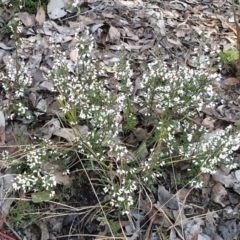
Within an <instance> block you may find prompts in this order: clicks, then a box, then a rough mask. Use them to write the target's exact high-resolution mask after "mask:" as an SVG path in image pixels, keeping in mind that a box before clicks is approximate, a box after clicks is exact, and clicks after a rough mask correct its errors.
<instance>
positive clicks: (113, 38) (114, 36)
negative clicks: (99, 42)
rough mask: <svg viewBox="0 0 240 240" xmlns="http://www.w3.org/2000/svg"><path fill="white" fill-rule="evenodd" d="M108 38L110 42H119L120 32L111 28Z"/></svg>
mask: <svg viewBox="0 0 240 240" xmlns="http://www.w3.org/2000/svg"><path fill="white" fill-rule="evenodd" d="M108 38H109V40H110V42H118V41H119V40H120V32H119V31H118V29H117V28H115V27H113V26H111V27H110V28H109V31H108Z"/></svg>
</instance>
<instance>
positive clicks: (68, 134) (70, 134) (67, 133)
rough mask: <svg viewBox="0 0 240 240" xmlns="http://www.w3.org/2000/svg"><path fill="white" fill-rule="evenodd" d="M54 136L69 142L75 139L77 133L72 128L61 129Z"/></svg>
mask: <svg viewBox="0 0 240 240" xmlns="http://www.w3.org/2000/svg"><path fill="white" fill-rule="evenodd" d="M53 135H55V136H58V137H62V138H65V139H66V140H67V141H69V142H71V141H72V140H73V139H74V138H75V133H74V131H73V129H72V128H60V129H58V130H57V131H55V132H54V133H53Z"/></svg>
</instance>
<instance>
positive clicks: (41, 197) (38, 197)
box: [32, 192, 53, 203]
mask: <svg viewBox="0 0 240 240" xmlns="http://www.w3.org/2000/svg"><path fill="white" fill-rule="evenodd" d="M52 198H53V197H52V196H50V192H37V193H33V194H32V201H33V202H34V203H41V202H43V201H49V200H51V199H52Z"/></svg>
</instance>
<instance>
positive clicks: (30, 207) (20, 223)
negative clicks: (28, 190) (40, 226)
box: [8, 201, 39, 229]
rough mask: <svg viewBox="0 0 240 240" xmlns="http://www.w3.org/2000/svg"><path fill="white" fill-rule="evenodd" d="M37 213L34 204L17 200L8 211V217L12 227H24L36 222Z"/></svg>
mask: <svg viewBox="0 0 240 240" xmlns="http://www.w3.org/2000/svg"><path fill="white" fill-rule="evenodd" d="M38 217H39V214H38V213H37V212H36V205H35V204H33V203H31V202H26V201H18V202H17V203H16V204H15V205H14V206H13V207H12V208H11V209H10V211H9V215H8V219H9V222H10V223H12V225H13V228H14V229H20V228H23V229H24V228H26V227H27V226H28V225H31V224H33V223H36V221H37V219H38Z"/></svg>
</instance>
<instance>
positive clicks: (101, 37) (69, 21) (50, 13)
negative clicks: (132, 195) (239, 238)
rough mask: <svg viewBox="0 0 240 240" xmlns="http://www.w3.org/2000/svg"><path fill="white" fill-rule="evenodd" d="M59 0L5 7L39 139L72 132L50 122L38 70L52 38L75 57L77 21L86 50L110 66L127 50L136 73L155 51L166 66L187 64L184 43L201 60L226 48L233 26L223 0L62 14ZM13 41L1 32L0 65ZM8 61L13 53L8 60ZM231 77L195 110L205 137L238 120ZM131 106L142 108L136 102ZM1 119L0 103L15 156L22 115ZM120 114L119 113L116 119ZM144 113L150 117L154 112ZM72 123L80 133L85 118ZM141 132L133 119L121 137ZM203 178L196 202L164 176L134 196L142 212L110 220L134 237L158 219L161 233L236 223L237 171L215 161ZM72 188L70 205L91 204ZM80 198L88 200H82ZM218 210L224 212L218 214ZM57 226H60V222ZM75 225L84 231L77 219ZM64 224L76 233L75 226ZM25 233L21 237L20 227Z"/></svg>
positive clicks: (207, 231)
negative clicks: (15, 22)
mask: <svg viewBox="0 0 240 240" xmlns="http://www.w3.org/2000/svg"><path fill="white" fill-rule="evenodd" d="M80 2H81V1H79V3H80ZM2 4H3V5H6V4H7V1H2ZM64 4H65V1H62V0H60V1H59V0H58V1H55V0H50V1H49V3H48V6H47V12H46V13H45V11H44V9H43V8H42V7H39V9H38V10H37V14H36V16H33V15H30V14H28V13H23V12H15V13H14V14H15V15H16V16H17V17H18V18H19V20H20V21H21V22H22V24H23V26H24V31H22V32H21V41H22V45H21V49H20V51H21V56H22V57H23V58H24V59H25V61H26V66H25V67H26V68H27V74H28V75H29V76H30V77H31V78H32V82H31V85H30V86H28V90H29V92H28V96H29V102H30V103H31V113H32V114H34V115H35V116H37V120H38V121H39V123H41V124H40V125H41V128H39V127H36V128H35V129H34V134H33V135H36V136H38V135H39V136H43V137H44V138H46V139H50V138H53V137H54V136H55V137H56V136H57V137H60V138H62V139H65V140H66V141H67V142H71V141H72V140H73V138H74V137H75V132H74V131H73V130H72V129H71V128H66V127H63V126H62V125H61V124H60V122H59V121H58V117H59V114H60V111H59V105H58V104H57V103H56V100H55V97H56V96H55V95H54V90H53V84H52V82H51V81H50V80H49V79H48V78H47V77H46V73H47V72H48V71H49V70H51V69H52V66H53V59H52V56H53V52H54V44H56V43H60V44H61V46H62V51H64V52H66V53H67V54H68V56H69V58H70V60H71V61H72V62H76V61H77V57H78V55H77V54H78V53H77V50H76V49H77V48H76V44H74V42H73V36H74V35H75V34H82V33H83V32H84V30H85V29H86V28H89V29H90V32H91V34H92V36H93V38H94V41H95V43H96V47H95V48H94V50H93V51H92V52H91V54H92V56H94V57H95V58H96V59H98V60H99V61H101V62H103V63H104V64H105V65H106V67H107V68H108V69H111V67H112V64H113V63H114V62H118V61H119V59H120V57H119V54H120V50H122V47H124V49H125V52H126V56H127V58H128V59H131V60H133V61H134V62H135V63H136V66H139V65H141V68H140V69H139V71H141V73H143V72H144V71H146V69H145V68H146V67H145V66H144V62H146V61H149V60H150V59H151V58H152V57H153V56H156V55H159V54H161V55H162V56H163V59H164V60H165V61H167V62H168V63H169V64H170V65H171V64H172V63H173V62H174V61H178V62H179V63H181V64H182V63H185V64H187V65H188V66H190V67H195V66H196V61H195V60H196V56H198V53H196V52H195V51H194V48H196V47H203V48H204V49H205V51H204V52H203V53H201V55H200V58H201V61H202V64H203V68H204V67H205V64H206V62H207V57H208V56H209V55H210V54H211V51H212V50H217V48H218V47H219V48H221V49H223V50H228V49H231V48H233V47H235V46H236V30H235V28H234V25H233V21H232V20H231V19H232V11H231V5H230V3H229V1H213V2H212V3H210V1H197V0H194V1H189V0H188V1H187V0H186V1H171V2H169V1H148V2H146V1H135V0H134V1H122V0H120V1H117V2H113V3H110V2H108V1H103V2H102V3H100V2H99V1H87V2H85V3H83V2H81V3H80V5H81V13H80V14H77V15H73V16H71V15H72V13H71V11H69V12H67V11H66V10H65V9H64V7H65V5H64ZM8 14H10V12H8ZM8 14H6V17H5V18H1V19H2V20H1V21H0V27H3V25H4V24H8V20H6V19H8V17H7V15H8ZM71 17H72V18H71ZM201 36H205V37H204V38H202V37H201ZM53 43H54V44H53ZM13 46H14V42H13V40H11V39H9V38H8V37H5V36H4V35H3V34H2V33H1V34H0V50H1V51H0V60H1V63H0V64H1V66H4V62H5V64H6V61H7V60H6V59H7V57H6V56H11V57H12V58H13V59H14V56H13V52H14V48H13ZM102 49H105V50H104V51H103V50H102ZM14 60H16V61H18V60H17V59H16V58H15V59H14ZM19 64H21V63H19ZM135 68H137V67H135ZM134 70H136V69H134ZM70 71H72V73H74V69H72V68H71V67H70ZM109 73H111V71H110V72H109ZM108 79H109V80H108V81H109V83H108V85H107V87H108V88H109V89H111V90H117V88H118V80H117V79H113V78H108ZM139 81H140V82H139ZM140 84H141V80H140V78H138V77H136V84H135V89H134V94H136V93H137V91H139V89H140V87H139V85H140ZM238 85H239V82H238V80H237V79H236V78H233V77H230V78H227V79H223V81H222V84H221V85H220V86H218V87H217V89H216V91H217V92H218V93H219V95H220V96H221V98H222V99H223V100H225V101H221V103H220V105H219V106H218V108H217V109H205V110H204V111H203V113H204V114H205V115H204V117H202V119H201V122H200V123H199V124H201V125H202V126H204V127H207V128H209V129H211V130H212V132H211V134H212V135H214V134H216V132H214V131H215V128H216V124H217V123H219V122H221V123H224V122H237V121H239V118H240V114H239V113H240V108H239V106H238V101H237V100H238V97H239V93H238V92H237V90H238V89H237V86H238ZM1 101H5V102H6V101H11V96H1ZM233 103H234V104H235V105H233ZM140 111H144V110H143V109H140ZM6 119H7V116H4V115H3V112H2V111H0V140H1V141H0V144H1V146H3V147H2V148H1V151H3V150H4V149H6V148H7V149H9V150H10V152H11V153H15V154H18V153H19V150H18V147H17V142H18V143H19V142H20V143H22V144H27V143H29V142H30V139H31V138H32V137H33V136H32V133H30V131H29V128H28V127H27V126H28V124H29V123H27V122H26V121H25V120H26V119H23V118H16V119H13V120H11V121H10V122H9V120H7V122H5V120H6ZM49 120H50V121H49ZM121 121H122V120H121V119H120V120H119V123H120V122H121ZM152 121H153V122H154V119H153V120H152ZM196 121H197V120H196ZM10 123H11V124H10ZM220 126H221V125H220ZM79 127H80V128H82V129H84V131H85V132H86V133H87V128H86V127H87V126H79ZM148 131H149V130H148V128H143V127H141V126H139V127H137V128H136V130H135V131H134V132H132V133H131V135H129V137H128V139H127V140H126V142H127V143H128V144H131V145H133V146H137V145H138V144H139V143H141V142H144V140H145V139H146V138H147V137H148ZM208 137H209V136H208ZM16 139H17V142H16ZM114 154H115V153H114V151H112V152H111V151H109V152H108V157H109V158H111V157H114ZM127 154H128V155H131V157H132V158H134V157H135V155H137V156H139V155H141V159H142V160H144V156H145V155H147V154H148V149H146V147H145V146H144V144H143V145H142V147H141V148H140V149H138V151H137V152H135V153H134V151H129V152H128V153H127ZM237 155H239V154H237ZM237 157H239V156H237ZM238 164H239V163H238ZM3 166H4V165H3ZM238 166H239V165H238ZM43 170H45V171H52V172H53V174H55V175H56V176H57V179H58V180H57V181H58V183H59V184H61V185H63V186H68V185H71V182H72V181H74V180H72V179H73V178H74V174H73V176H69V175H63V174H62V171H60V170H61V166H59V165H56V166H43ZM3 173H4V175H2V176H1V179H2V182H1V189H0V193H1V199H5V188H7V189H8V190H9V191H10V189H11V181H10V180H9V179H10V178H11V177H9V176H11V175H9V174H8V173H7V168H4V167H3ZM205 180H206V181H205V185H206V186H207V188H206V189H207V191H206V189H204V190H202V194H203V195H202V196H204V199H205V200H206V202H205V203H204V204H203V203H202V202H201V201H199V200H200V199H199V195H198V194H199V192H197V191H188V190H186V193H185V194H183V195H182V197H179V196H180V195H179V193H178V192H176V191H174V188H173V186H172V185H171V183H167V184H166V186H163V185H159V186H158V195H157V198H156V196H155V197H154V196H153V198H151V199H150V198H146V199H142V198H140V203H139V206H140V208H141V210H142V212H143V213H144V214H145V217H144V216H142V215H141V216H140V215H139V213H138V215H137V213H135V219H136V221H135V223H136V224H135V225H134V224H132V222H130V221H129V222H128V221H126V222H125V223H124V222H122V224H120V225H121V227H125V230H126V233H127V234H129V235H132V237H131V238H130V239H137V237H139V236H144V239H159V238H154V234H155V233H156V232H157V231H155V229H156V228H157V227H159V226H161V228H162V236H167V235H168V234H170V237H169V239H189V240H191V239H224V240H225V239H231V238H232V237H233V236H234V235H235V234H236V232H237V229H238V226H239V223H238V222H237V221H236V219H235V218H234V217H233V214H232V213H233V212H235V213H237V214H239V202H232V201H233V200H230V195H231V194H232V193H235V194H237V196H239V195H240V177H239V172H238V171H235V173H233V172H230V171H224V170H223V169H218V170H217V172H216V173H215V174H213V175H212V176H211V177H208V178H206V179H205ZM88 190H89V189H88ZM174 192H175V194H174ZM86 193H88V191H85V192H84V191H82V192H81V194H83V195H84V194H86ZM99 193H100V192H99ZM81 194H80V195H81ZM43 195H44V194H43ZM43 195H41V194H39V195H37V194H35V195H33V198H34V199H35V200H34V201H35V202H41V201H42V199H45V200H49V199H47V198H46V196H43ZM80 195H79V197H75V199H74V200H75V201H76V202H79V204H80V206H78V207H79V209H81V207H83V206H93V207H95V209H97V202H96V201H94V200H93V198H94V197H93V194H92V193H91V194H90V196H89V197H87V198H85V200H84V197H83V196H82V195H81V196H80ZM228 195H229V199H228ZM177 196H178V197H177ZM200 196H201V195H200ZM235 196H236V195H235ZM154 198H155V199H154ZM200 198H201V197H200ZM202 198H203V197H202ZM6 200H7V198H6ZM9 201H10V202H9ZM9 201H5V202H4V201H3V202H1V226H2V225H3V222H4V221H5V217H6V215H7V214H8V211H9V207H10V206H11V203H12V200H9ZM84 201H85V202H84ZM156 201H157V202H156ZM90 202H91V204H90V205H88V204H89V203H90ZM229 204H230V205H229ZM226 206H227V207H228V208H227V207H226ZM54 208H56V206H53V207H52V209H51V208H50V209H49V211H50V212H51V213H52V212H54V210H55V209H54ZM70 209H71V208H69V211H70ZM226 209H227V211H226ZM77 210H78V209H75V210H73V212H74V211H76V212H77ZM223 213H224V218H221V217H220V216H222V215H223ZM74 214H75V213H74ZM235 215H236V214H235ZM71 216H73V215H71ZM74 216H75V215H74ZM80 216H82V215H80ZM133 216H134V214H133ZM56 218H57V217H56ZM59 219H61V220H60V223H59V225H61V224H62V222H64V218H63V217H60V218H59ZM65 220H66V218H65ZM61 221H62V222H61ZM94 221H96V219H95V218H94V215H93V216H92V224H93V226H94V224H97V225H98V224H99V222H98V221H96V222H95V223H94ZM65 222H66V221H65ZM79 222H80V218H79V219H78V221H77V223H78V224H79ZM142 222H144V223H145V224H143V225H145V226H146V229H145V230H146V231H145V233H144V232H142V231H143V230H142V228H141V227H140V225H141V224H142ZM48 223H50V220H47V219H45V220H44V222H41V224H40V226H39V228H40V230H41V231H42V239H43V236H47V237H53V235H51V234H53V233H51V229H46V226H47V224H48ZM73 223H74V221H73V220H71V221H70V223H69V225H71V224H73ZM137 223H138V225H139V226H137ZM118 224H119V223H118ZM67 225H68V224H65V225H64V224H63V226H67ZM129 226H130V227H129ZM56 229H58V230H56V231H57V236H58V237H60V236H61V234H62V232H61V230H60V229H61V228H56ZM84 229H85V231H86V228H85V226H84ZM87 229H88V233H91V234H92V233H93V231H92V232H91V231H90V228H87ZM134 229H135V230H134ZM136 230H137V231H139V232H137V231H136ZM48 231H49V232H48ZM71 231H72V230H71V227H69V229H68V231H67V232H66V231H65V234H71V233H73V232H71ZM74 231H75V233H76V232H77V228H76V229H75V230H74ZM134 231H135V232H134ZM99 232H101V231H99ZM108 233H109V229H107V228H106V229H105V230H104V231H103V232H101V234H105V235H107V234H108ZM25 234H26V235H27V233H26V231H25ZM28 236H29V232H28ZM136 236H137V237H136ZM29 239H30V238H29Z"/></svg>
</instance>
